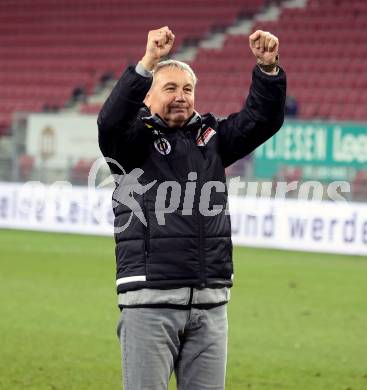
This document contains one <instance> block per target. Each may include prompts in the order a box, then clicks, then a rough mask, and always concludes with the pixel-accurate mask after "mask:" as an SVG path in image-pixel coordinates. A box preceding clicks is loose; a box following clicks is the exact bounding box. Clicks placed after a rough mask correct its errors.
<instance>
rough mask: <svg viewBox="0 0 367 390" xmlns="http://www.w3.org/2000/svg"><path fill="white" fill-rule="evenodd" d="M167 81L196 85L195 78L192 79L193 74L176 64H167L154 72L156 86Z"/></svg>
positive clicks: (181, 84)
mask: <svg viewBox="0 0 367 390" xmlns="http://www.w3.org/2000/svg"><path fill="white" fill-rule="evenodd" d="M167 83H174V84H177V85H179V86H184V85H188V84H189V85H191V86H192V87H194V80H193V79H192V76H191V74H190V73H189V72H188V71H186V70H184V69H180V68H177V67H176V66H165V67H164V68H160V69H158V71H156V72H155V73H154V78H153V85H154V86H158V87H159V86H163V85H165V84H167Z"/></svg>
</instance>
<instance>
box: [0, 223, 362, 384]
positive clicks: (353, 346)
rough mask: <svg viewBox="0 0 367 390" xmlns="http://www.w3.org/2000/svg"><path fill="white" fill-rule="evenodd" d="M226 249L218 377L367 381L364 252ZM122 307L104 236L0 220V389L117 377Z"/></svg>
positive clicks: (289, 381)
mask: <svg viewBox="0 0 367 390" xmlns="http://www.w3.org/2000/svg"><path fill="white" fill-rule="evenodd" d="M234 257H235V287H234V288H233V289H232V298H231V303H230V305H229V326H230V336H229V357H228V368H227V386H226V389H228V390H243V389H245V390H246V389H251V390H265V389H266V390H277V389H292V390H303V389H309V390H311V389H312V390H316V389H325V390H365V389H367V259H366V258H362V257H353V256H337V255H326V254H311V253H301V252H285V251H276V250H262V249H249V248H236V249H235V251H234ZM118 316H119V311H118V309H117V307H116V296H115V290H114V249H113V240H112V239H111V238H106V237H93V236H78V235H67V234H49V233H36V232H24V231H11V230H2V231H0V389H10V390H13V389H37V390H43V389H67V390H70V389H88V390H91V389H95V390H102V389H120V388H121V386H120V383H121V381H120V375H121V374H120V351H119V345H118V341H117V337H116V322H117V319H118ZM173 388H174V383H173V381H172V386H171V387H170V389H173Z"/></svg>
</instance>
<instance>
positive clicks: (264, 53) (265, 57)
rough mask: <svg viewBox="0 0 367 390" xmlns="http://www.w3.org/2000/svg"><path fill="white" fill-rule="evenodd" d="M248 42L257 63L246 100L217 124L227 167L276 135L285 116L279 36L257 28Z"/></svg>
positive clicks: (284, 81)
mask: <svg viewBox="0 0 367 390" xmlns="http://www.w3.org/2000/svg"><path fill="white" fill-rule="evenodd" d="M249 46H250V49H251V51H252V53H253V54H254V56H255V57H256V59H257V65H256V67H255V68H254V71H253V74H252V84H251V87H250V91H249V95H248V97H247V100H246V103H245V105H244V107H243V108H242V110H241V111H240V112H238V113H235V114H231V115H229V116H228V118H226V119H223V120H221V121H220V122H219V127H218V133H219V134H218V135H219V142H220V151H221V156H222V160H223V163H224V165H225V166H226V167H227V166H229V165H231V164H232V163H234V162H235V161H237V160H238V159H240V158H242V157H244V156H246V155H247V154H249V153H251V152H252V151H253V150H254V149H255V148H256V147H258V146H259V145H261V144H262V143H263V142H265V141H266V140H267V139H269V138H270V137H271V136H272V135H274V134H275V133H276V132H277V131H278V130H279V129H280V127H281V126H282V124H283V120H284V104H285V98H286V77H285V72H284V71H283V69H281V68H280V67H279V66H278V50H279V41H278V38H277V37H275V36H274V35H272V34H270V33H268V32H264V31H261V30H257V31H256V32H254V33H253V34H252V35H250V37H249Z"/></svg>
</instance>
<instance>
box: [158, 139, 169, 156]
mask: <svg viewBox="0 0 367 390" xmlns="http://www.w3.org/2000/svg"><path fill="white" fill-rule="evenodd" d="M154 147H155V148H156V149H157V151H158V152H159V153H160V154H163V155H165V154H169V153H170V152H171V144H170V143H169V142H168V140H166V139H165V138H163V137H161V138H158V139H156V140H155V141H154Z"/></svg>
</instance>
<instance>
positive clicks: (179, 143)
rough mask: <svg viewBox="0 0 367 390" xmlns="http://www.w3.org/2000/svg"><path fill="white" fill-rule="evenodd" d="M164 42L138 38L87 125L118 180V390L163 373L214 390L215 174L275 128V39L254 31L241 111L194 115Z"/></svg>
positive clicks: (222, 298)
mask: <svg viewBox="0 0 367 390" xmlns="http://www.w3.org/2000/svg"><path fill="white" fill-rule="evenodd" d="M174 38H175V37H174V34H173V33H172V31H171V30H170V29H169V28H168V27H167V26H166V27H162V28H160V29H158V30H153V31H150V32H149V34H148V40H147V47H146V52H145V55H144V57H143V58H142V60H141V61H140V62H139V63H138V64H137V65H136V66H130V67H128V68H127V69H126V71H125V72H124V74H123V75H122V77H121V79H120V80H119V81H118V82H117V84H116V86H115V87H114V89H113V91H112V92H111V95H110V96H109V98H108V99H107V101H106V103H105V104H104V106H103V108H102V110H101V112H100V114H99V117H98V126H99V144H100V148H101V150H102V152H103V154H104V156H105V157H108V161H109V165H110V168H111V170H112V172H113V173H114V174H122V173H125V175H124V176H123V180H122V181H120V182H119V183H117V187H116V190H115V192H114V195H113V199H114V206H115V207H114V212H115V227H116V230H115V240H116V264H117V282H116V284H117V292H118V294H119V295H118V300H119V306H120V308H121V309H123V312H122V316H121V319H120V321H119V326H118V334H119V337H120V341H121V345H122V360H123V370H124V388H125V389H133V390H142V389H145V390H147V389H152V390H160V389H161V390H163V389H167V387H168V382H169V378H170V376H171V374H172V372H173V371H175V374H176V379H177V384H178V388H179V389H180V390H199V389H200V390H204V389H212V390H213V389H216V390H223V389H224V387H225V371H226V357H227V305H226V304H227V302H228V300H229V288H230V287H231V286H232V279H233V266H232V243H231V227H230V218H229V216H228V215H227V213H226V203H227V190H226V184H225V182H226V181H225V171H224V169H225V168H226V167H228V166H229V165H230V164H232V163H233V162H235V161H236V160H238V159H240V158H242V157H244V156H245V155H247V154H248V153H250V152H252V151H253V150H254V149H255V148H256V147H257V146H259V145H260V144H261V143H263V142H264V141H266V140H267V139H268V138H269V137H271V136H272V135H273V134H275V132H276V131H277V130H278V129H279V128H280V127H281V125H282V123H283V118H284V102H285V95H286V79H285V74H284V71H283V70H282V69H281V68H280V67H279V66H278V47H279V42H278V39H277V38H276V37H275V36H273V35H272V34H270V33H268V32H263V31H260V30H258V31H256V32H255V33H253V34H252V35H251V36H250V49H251V51H252V52H253V54H254V55H255V57H256V61H257V65H256V66H255V67H254V71H253V76H252V85H251V88H250V92H249V96H248V98H247V101H246V104H245V105H244V107H243V108H242V110H241V111H240V112H238V113H234V114H231V115H230V116H228V117H227V118H225V119H218V118H216V117H215V116H214V115H213V114H210V113H209V114H205V115H200V114H199V113H197V112H196V111H195V109H194V102H195V88H196V81H197V79H196V76H195V74H194V72H193V71H192V69H191V68H190V67H189V66H188V65H187V64H184V63H182V62H179V61H173V60H168V61H163V62H160V60H161V58H162V57H163V56H166V55H167V54H168V53H169V52H170V50H171V48H172V45H173V42H174ZM223 88H225V85H223ZM115 177H117V176H115ZM125 186H127V187H125ZM121 189H123V191H121ZM134 192H135V193H134ZM121 193H125V195H126V194H128V196H131V197H133V198H134V199H133V200H132V201H131V199H130V201H128V202H127V201H125V200H126V199H125V200H124V199H123V197H121V196H119V194H121ZM128 205H130V207H129V206H128ZM121 227H123V229H121Z"/></svg>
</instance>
